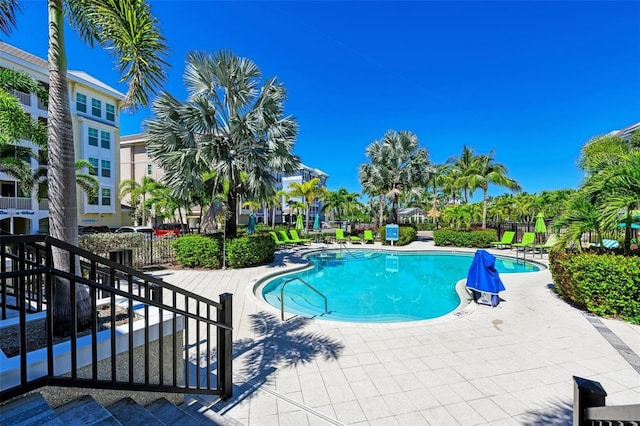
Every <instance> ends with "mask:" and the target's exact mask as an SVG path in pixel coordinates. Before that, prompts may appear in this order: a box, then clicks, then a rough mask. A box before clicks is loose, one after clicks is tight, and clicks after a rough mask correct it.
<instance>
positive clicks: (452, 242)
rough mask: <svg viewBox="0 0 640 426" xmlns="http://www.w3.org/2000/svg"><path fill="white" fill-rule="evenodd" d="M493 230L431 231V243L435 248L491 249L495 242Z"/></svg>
mask: <svg viewBox="0 0 640 426" xmlns="http://www.w3.org/2000/svg"><path fill="white" fill-rule="evenodd" d="M497 238H498V235H497V234H496V230H495V229H480V230H475V231H455V230H453V229H438V230H435V231H433V241H434V242H435V244H436V245H437V246H454V247H477V248H487V247H491V243H492V242H494V241H497Z"/></svg>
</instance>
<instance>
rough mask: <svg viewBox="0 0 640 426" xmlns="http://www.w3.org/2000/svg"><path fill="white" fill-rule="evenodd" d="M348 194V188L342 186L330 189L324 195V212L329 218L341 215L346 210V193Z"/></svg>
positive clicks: (332, 218)
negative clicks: (334, 189) (333, 189)
mask: <svg viewBox="0 0 640 426" xmlns="http://www.w3.org/2000/svg"><path fill="white" fill-rule="evenodd" d="M345 194H347V190H346V189H344V188H340V189H339V190H337V191H328V192H327V193H325V194H324V195H323V197H322V212H323V213H324V214H325V215H326V216H327V217H328V218H329V220H334V219H336V216H337V217H338V218H340V217H341V215H342V213H343V210H344V195H345Z"/></svg>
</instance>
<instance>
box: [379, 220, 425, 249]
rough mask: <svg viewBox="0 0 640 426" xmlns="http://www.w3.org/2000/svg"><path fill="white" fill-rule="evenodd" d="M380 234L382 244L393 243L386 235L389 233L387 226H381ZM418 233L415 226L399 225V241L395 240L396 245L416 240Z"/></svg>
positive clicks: (404, 244) (403, 244)
mask: <svg viewBox="0 0 640 426" xmlns="http://www.w3.org/2000/svg"><path fill="white" fill-rule="evenodd" d="M378 235H380V241H382V245H384V246H388V245H390V244H391V243H390V242H389V241H387V240H386V238H385V236H386V235H387V227H386V226H381V227H380V229H378ZM417 235H418V233H417V232H416V228H414V227H413V226H405V225H400V226H399V227H398V241H394V243H393V245H394V246H406V245H407V244H409V243H411V242H413V241H415V240H416V236H417Z"/></svg>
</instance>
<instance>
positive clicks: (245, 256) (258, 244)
mask: <svg viewBox="0 0 640 426" xmlns="http://www.w3.org/2000/svg"><path fill="white" fill-rule="evenodd" d="M226 249H227V262H228V265H229V266H230V267H232V268H246V267H249V266H254V265H261V264H264V263H269V262H272V261H273V259H274V257H273V253H274V252H275V251H276V242H275V241H274V240H273V237H272V236H271V235H269V234H251V235H245V236H242V237H238V238H234V239H233V240H227V243H226Z"/></svg>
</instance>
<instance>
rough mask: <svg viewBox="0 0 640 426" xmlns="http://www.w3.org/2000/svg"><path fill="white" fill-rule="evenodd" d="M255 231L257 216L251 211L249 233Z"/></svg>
mask: <svg viewBox="0 0 640 426" xmlns="http://www.w3.org/2000/svg"><path fill="white" fill-rule="evenodd" d="M254 232H256V218H255V216H254V215H253V213H251V214H250V215H249V225H247V234H253V233H254Z"/></svg>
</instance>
